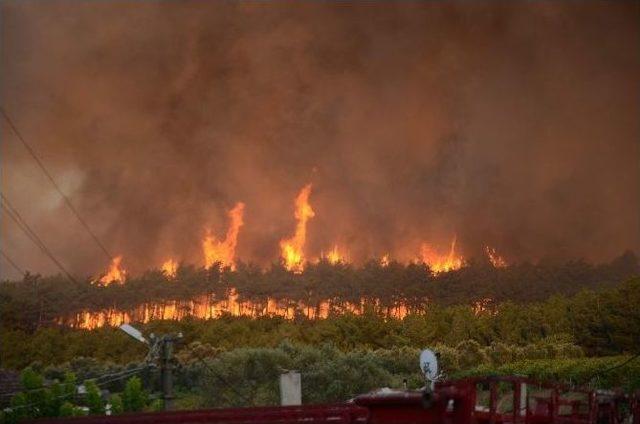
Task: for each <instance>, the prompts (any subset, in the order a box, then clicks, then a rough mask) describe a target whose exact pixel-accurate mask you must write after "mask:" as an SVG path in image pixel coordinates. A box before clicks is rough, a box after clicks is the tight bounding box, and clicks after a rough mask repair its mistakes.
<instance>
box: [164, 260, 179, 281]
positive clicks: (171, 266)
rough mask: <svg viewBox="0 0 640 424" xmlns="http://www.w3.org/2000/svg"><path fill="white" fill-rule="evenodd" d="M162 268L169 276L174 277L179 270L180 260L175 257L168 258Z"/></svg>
mask: <svg viewBox="0 0 640 424" xmlns="http://www.w3.org/2000/svg"><path fill="white" fill-rule="evenodd" d="M160 269H161V270H162V272H164V275H166V276H167V277H171V278H174V277H175V276H176V273H177V272H178V262H176V261H174V260H173V259H167V260H166V261H165V263H163V264H162V267H161V268H160Z"/></svg>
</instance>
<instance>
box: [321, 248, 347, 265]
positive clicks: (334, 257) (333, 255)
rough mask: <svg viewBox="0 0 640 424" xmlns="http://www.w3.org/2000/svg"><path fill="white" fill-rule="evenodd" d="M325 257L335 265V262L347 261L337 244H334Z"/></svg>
mask: <svg viewBox="0 0 640 424" xmlns="http://www.w3.org/2000/svg"><path fill="white" fill-rule="evenodd" d="M323 257H324V258H326V259H327V261H329V263H330V264H333V265H335V264H337V263H339V262H346V261H347V259H346V257H345V255H344V254H343V253H341V252H340V250H339V249H338V246H337V245H335V246H333V249H331V250H330V251H329V253H327V254H326V255H324V256H323Z"/></svg>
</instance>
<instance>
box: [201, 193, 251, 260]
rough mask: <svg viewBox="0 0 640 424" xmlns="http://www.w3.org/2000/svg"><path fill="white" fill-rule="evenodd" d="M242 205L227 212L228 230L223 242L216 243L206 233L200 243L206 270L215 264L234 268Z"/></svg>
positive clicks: (212, 237) (242, 211) (216, 241)
mask: <svg viewBox="0 0 640 424" xmlns="http://www.w3.org/2000/svg"><path fill="white" fill-rule="evenodd" d="M243 215H244V203H242V202H238V203H236V205H235V206H234V208H233V209H231V210H230V211H229V219H230V223H229V229H228V230H227V234H226V237H225V239H224V240H221V241H218V240H216V238H215V237H214V236H212V235H211V233H208V234H207V236H206V237H205V239H204V240H203V242H202V250H203V252H204V263H205V266H206V267H207V268H209V267H211V266H213V265H214V264H216V263H220V265H221V266H222V267H231V269H233V268H234V267H235V253H236V246H237V244H238V233H239V232H240V227H242V225H243V221H242V218H243Z"/></svg>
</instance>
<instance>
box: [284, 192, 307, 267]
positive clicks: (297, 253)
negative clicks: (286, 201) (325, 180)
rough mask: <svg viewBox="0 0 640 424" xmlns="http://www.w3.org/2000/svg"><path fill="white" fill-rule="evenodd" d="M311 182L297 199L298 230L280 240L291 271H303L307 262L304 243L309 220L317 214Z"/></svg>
mask: <svg viewBox="0 0 640 424" xmlns="http://www.w3.org/2000/svg"><path fill="white" fill-rule="evenodd" d="M310 194H311V184H307V185H306V186H304V188H303V189H302V190H301V191H300V193H299V194H298V196H297V197H296V200H295V218H296V221H297V223H296V230H295V234H294V235H293V237H291V238H289V239H285V240H282V241H280V249H281V252H282V253H281V256H282V259H283V261H284V265H285V267H286V268H287V269H288V270H289V271H293V272H296V273H300V272H302V270H303V269H304V264H305V255H304V245H305V242H306V239H307V221H308V220H309V219H311V218H313V217H314V216H315V213H314V212H313V209H311V205H310V204H309V195H310Z"/></svg>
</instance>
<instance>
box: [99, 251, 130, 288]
mask: <svg viewBox="0 0 640 424" xmlns="http://www.w3.org/2000/svg"><path fill="white" fill-rule="evenodd" d="M121 261H122V256H116V257H115V258H113V260H112V261H111V264H110V265H109V271H107V273H106V274H105V275H104V276H103V277H102V278H100V283H102V284H104V285H105V286H108V285H109V284H112V283H117V284H124V280H125V278H127V271H125V270H124V269H122V268H120V262H121Z"/></svg>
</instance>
